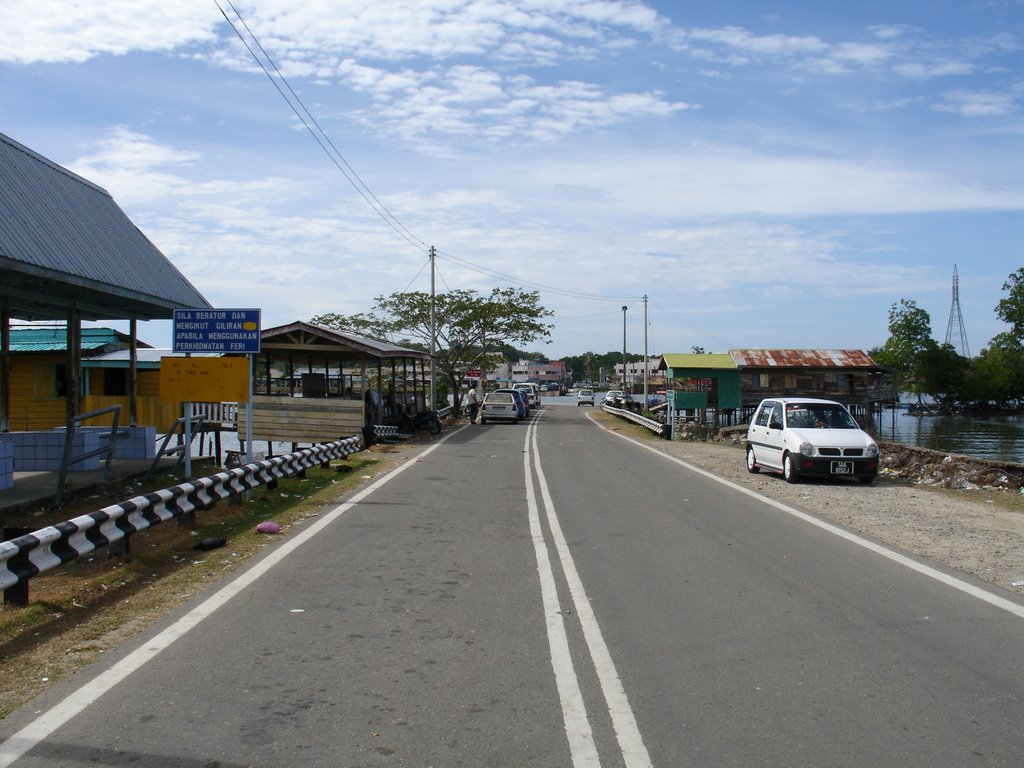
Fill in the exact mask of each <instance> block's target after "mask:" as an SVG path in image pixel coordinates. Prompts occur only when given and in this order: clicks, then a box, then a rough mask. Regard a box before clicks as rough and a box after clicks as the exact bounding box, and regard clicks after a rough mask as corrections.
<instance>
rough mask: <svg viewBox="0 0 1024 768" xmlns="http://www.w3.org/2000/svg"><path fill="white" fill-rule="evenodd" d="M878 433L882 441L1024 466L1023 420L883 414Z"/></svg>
mask: <svg viewBox="0 0 1024 768" xmlns="http://www.w3.org/2000/svg"><path fill="white" fill-rule="evenodd" d="M875 432H876V434H877V436H878V437H879V438H880V439H882V440H889V441H891V442H894V443H902V444H903V445H915V446H918V447H920V448H933V449H935V450H937V451H947V452H949V453H962V454H965V455H967V456H978V457H980V458H986V459H997V460H1000V461H1016V462H1024V419H1022V418H1021V417H1020V416H993V417H989V418H976V417H969V416H911V415H910V414H908V413H906V412H905V411H895V412H894V411H892V410H886V411H883V414H882V419H881V423H880V424H878V423H876V424H875Z"/></svg>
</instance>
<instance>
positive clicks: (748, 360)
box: [729, 349, 878, 368]
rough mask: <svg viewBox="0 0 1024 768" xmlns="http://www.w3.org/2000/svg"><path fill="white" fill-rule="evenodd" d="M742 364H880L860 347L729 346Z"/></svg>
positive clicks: (780, 365)
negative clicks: (762, 347) (753, 347)
mask: <svg viewBox="0 0 1024 768" xmlns="http://www.w3.org/2000/svg"><path fill="white" fill-rule="evenodd" d="M729 354H730V355H731V356H732V359H733V360H734V361H735V362H736V365H737V366H738V367H740V368H877V367H878V363H876V362H875V361H874V360H872V359H871V358H870V357H869V356H868V355H867V353H865V352H862V351H861V350H859V349H730V350H729Z"/></svg>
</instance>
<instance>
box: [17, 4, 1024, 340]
mask: <svg viewBox="0 0 1024 768" xmlns="http://www.w3.org/2000/svg"><path fill="white" fill-rule="evenodd" d="M220 6H221V7H222V8H223V9H224V11H225V12H226V13H227V14H228V16H229V17H231V19H232V20H233V21H235V23H236V25H238V27H239V28H240V29H242V30H243V31H244V27H243V26H242V24H241V23H240V21H239V14H240V17H241V18H242V19H244V21H245V24H246V25H247V26H248V28H249V29H250V30H251V31H252V32H253V33H254V34H255V36H256V37H257V38H258V40H259V43H260V44H261V45H262V47H263V49H264V50H265V51H266V52H267V53H268V54H269V55H270V57H271V58H272V59H273V61H274V63H275V64H276V66H277V67H278V68H279V70H280V72H281V73H283V75H284V77H285V78H286V79H287V85H288V86H290V87H291V88H292V89H293V90H294V92H295V94H297V96H298V99H299V100H301V104H302V105H303V106H304V107H305V109H306V110H308V114H309V115H310V116H311V117H312V118H313V119H314V120H315V125H316V126H319V129H321V130H322V131H323V134H320V131H319V130H317V129H316V128H314V132H315V133H317V134H319V135H320V141H321V142H324V144H325V146H327V147H328V148H329V149H330V152H327V151H325V150H324V149H323V148H322V146H321V144H320V143H318V142H317V140H316V139H315V138H314V134H313V133H311V132H310V131H309V130H307V129H306V128H305V127H304V126H303V124H302V122H301V121H300V120H299V118H298V117H296V114H295V113H294V112H293V110H292V107H291V106H289V103H288V102H287V101H286V100H285V99H284V98H283V97H282V96H281V94H280V93H279V92H278V90H277V88H276V87H275V84H274V83H272V82H271V80H270V79H268V77H267V75H265V74H264V73H263V71H261V70H260V69H259V67H258V65H257V64H256V63H255V61H254V60H253V58H252V56H251V55H250V54H249V52H248V51H247V50H246V49H245V48H244V47H243V45H242V43H241V41H240V40H239V38H238V37H237V36H236V34H235V32H234V31H233V30H232V28H231V26H229V24H228V23H227V22H226V21H225V19H224V16H223V15H222V13H221V10H220V9H219V8H218V4H217V2H215V0H177V1H176V2H174V3H167V2H165V0H136V1H134V2H127V1H125V0H118V1H116V2H113V1H111V2H108V1H107V0H90V2H88V3H73V2H67V1H63V2H62V1H61V0H15V2H14V3H13V5H12V4H11V3H5V5H4V9H3V10H2V11H0V19H2V21H3V23H2V24H0V115H2V119H0V132H3V133H6V134H7V135H8V136H10V137H11V138H13V139H15V140H17V141H19V142H21V143H23V144H25V145H27V146H29V147H30V148H32V149H34V150H36V151H37V152H40V153H41V154H43V155H45V156H47V157H49V158H50V159H52V160H54V161H56V162H58V163H60V164H62V165H65V166H67V167H69V168H71V169H72V170H74V171H76V172H78V173H80V174H81V175H83V176H85V177H86V178H88V179H90V180H92V181H94V182H95V183H97V184H99V185H101V186H103V187H105V188H106V189H107V190H108V191H109V192H110V193H111V194H112V195H113V196H114V198H115V199H116V200H117V201H118V203H119V204H120V205H121V207H122V208H123V209H124V210H125V211H126V212H127V213H128V215H129V216H130V217H131V218H132V220H133V221H134V222H135V223H136V224H137V225H138V226H139V227H140V228H141V229H142V230H143V232H145V233H146V235H147V236H148V237H149V238H150V239H151V240H152V241H153V242H154V243H155V244H156V245H157V246H158V247H159V248H160V249H161V250H162V251H163V252H164V253H165V254H166V255H167V256H168V257H169V258H170V259H171V260H172V261H173V262H174V264H175V265H176V266H177V267H178V269H180V270H181V271H182V272H183V273H184V274H185V275H186V276H187V277H188V278H189V279H190V280H191V281H192V282H193V283H194V284H195V285H196V287H197V288H199V290H200V291H201V292H202V293H203V294H204V295H205V296H206V297H207V298H208V299H209V300H210V302H211V303H212V304H214V305H216V306H219V307H226V308H227V307H259V308H261V309H262V313H263V314H262V317H263V326H264V327H270V326H273V325H278V324H283V323H289V322H292V321H295V320H308V319H309V318H310V317H311V316H312V315H314V314H317V313H322V312H339V313H343V314H352V313H357V312H365V311H367V310H369V309H370V308H371V306H372V304H373V300H374V298H375V297H376V296H379V295H389V294H391V293H394V292H398V291H405V290H423V291H428V290H429V268H428V266H427V264H428V259H427V250H428V248H429V247H430V246H431V245H433V246H436V247H437V249H438V252H439V258H438V261H437V266H438V274H437V286H438V290H439V291H445V290H448V289H455V288H468V289H475V290H478V291H481V292H487V291H489V290H490V288H491V287H493V286H495V285H503V286H504V285H514V286H519V287H522V288H525V289H529V290H539V291H540V293H541V301H542V303H543V304H544V306H546V307H547V308H549V309H551V310H553V311H554V312H555V316H554V318H553V321H554V329H553V333H552V338H551V343H549V344H546V345H545V344H541V343H538V344H535V345H533V346H534V347H535V348H537V349H538V350H540V351H542V352H544V353H546V354H548V355H549V356H551V357H553V358H557V357H559V356H562V355H571V354H581V353H582V352H584V351H587V350H593V351H596V352H606V351H610V350H618V349H621V347H622V326H623V314H622V310H621V307H622V306H623V305H625V306H627V307H628V310H627V313H626V327H627V346H628V347H629V349H630V351H636V352H641V351H642V350H643V344H644V333H643V331H644V328H643V314H644V304H643V301H642V297H643V296H647V297H648V300H649V301H648V304H647V315H648V328H647V331H648V350H649V351H650V352H651V353H652V354H657V353H663V352H688V351H690V349H691V347H693V346H701V347H703V348H704V349H705V350H707V351H709V352H723V351H725V350H727V349H730V348H757V347H787V348H829V349H837V348H859V349H868V348H870V347H873V346H876V345H880V344H882V343H883V342H884V341H885V339H886V337H887V335H888V333H887V315H888V310H889V308H890V306H892V305H893V304H894V303H896V302H898V301H899V300H900V299H904V298H905V299H911V300H914V301H916V302H917V304H918V305H919V306H921V307H923V308H924V309H926V310H927V311H928V312H929V313H930V315H931V318H932V327H933V331H934V335H935V337H936V338H937V339H938V340H939V341H943V340H944V338H945V334H946V327H947V321H948V319H949V310H950V304H951V283H952V275H953V269H954V265H956V268H957V270H958V273H959V284H960V304H961V308H962V312H963V318H964V323H965V326H966V330H967V340H968V343H969V346H970V350H971V352H972V353H974V354H977V352H978V351H980V349H981V348H982V347H983V346H985V345H986V344H987V342H988V341H989V339H991V338H992V337H993V336H994V335H995V334H996V333H999V332H1001V331H1003V330H1005V326H1004V325H1003V324H1002V323H1001V322H1000V321H999V320H998V318H996V316H995V314H994V311H993V310H994V307H995V305H996V303H997V302H998V301H999V299H1000V298H1001V297H1002V296H1003V295H1004V294H1003V292H1002V290H1001V289H1002V284H1003V282H1004V281H1005V280H1006V278H1007V276H1008V275H1009V274H1010V273H1011V272H1013V271H1015V270H1016V269H1018V268H1019V267H1021V266H1024V259H1022V243H1024V215H1022V214H1024V172H1022V171H1024V153H1022V151H1021V150H1022V146H1021V145H1022V140H1024V49H1022V45H1024V2H1021V1H1020V0H1012V1H1011V0H978V1H977V2H970V1H966V2H949V1H947V0H937V1H936V0H930V1H928V2H924V1H921V2H901V1H899V0H895V1H894V0H889V1H888V2H872V1H862V2H858V3H849V4H847V3H843V4H838V3H822V2H796V1H795V0H780V1H779V2H722V3H685V2H671V3H669V2H664V3H653V2H648V3H640V2H632V1H631V0H622V1H619V2H616V1H615V0H601V1H597V0H595V1H592V2H591V1H585V0H580V1H578V2H568V1H566V0H518V1H517V0H507V1H504V2H499V1H498V0H483V1H478V2H472V1H470V0H423V1H422V2H392V0H352V1H342V0H305V2H302V3H295V2H293V1H292V0H255V1H253V2H236V3H235V5H234V6H233V7H232V6H231V5H230V4H229V3H228V2H227V1H226V0H220ZM236 10H237V13H236V12H235V11H236ZM250 42H251V41H250ZM276 84H277V86H279V87H281V88H282V89H285V93H288V91H287V90H286V89H287V86H286V85H285V84H284V83H283V82H282V81H280V80H279V79H278V80H276ZM293 103H296V102H295V100H293ZM306 120H307V122H309V121H310V120H309V117H307V118H306ZM310 124H312V123H310ZM324 136H327V137H329V140H330V141H329V143H327V142H326V139H325V138H324ZM332 144H333V149H331V145H332ZM343 171H344V173H343ZM346 174H347V176H348V178H347V177H346ZM350 179H351V180H350ZM357 187H358V189H357ZM371 203H372V205H371ZM140 335H141V336H142V338H143V339H144V340H145V341H148V342H149V343H152V344H155V345H158V346H166V345H168V344H169V339H170V323H169V322H166V323H165V322H153V323H143V324H141V330H140Z"/></svg>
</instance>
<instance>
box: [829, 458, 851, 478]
mask: <svg viewBox="0 0 1024 768" xmlns="http://www.w3.org/2000/svg"><path fill="white" fill-rule="evenodd" d="M832 474H833V475H852V474H853V462H852V461H833V462H832Z"/></svg>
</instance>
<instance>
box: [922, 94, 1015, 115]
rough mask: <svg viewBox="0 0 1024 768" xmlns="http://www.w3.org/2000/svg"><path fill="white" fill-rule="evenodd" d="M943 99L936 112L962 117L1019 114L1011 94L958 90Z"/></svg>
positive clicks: (944, 95) (937, 105) (936, 107)
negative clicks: (950, 113)
mask: <svg viewBox="0 0 1024 768" xmlns="http://www.w3.org/2000/svg"><path fill="white" fill-rule="evenodd" d="M943 98H944V99H945V101H944V102H943V103H941V104H936V105H935V110H936V111H938V112H952V113H954V114H958V115H960V116H961V117H1004V116H1006V115H1010V114H1013V113H1015V112H1017V99H1016V98H1015V97H1014V96H1013V95H1012V94H1010V93H997V92H994V91H969V90H958V91H948V92H946V93H944V94H943Z"/></svg>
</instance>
